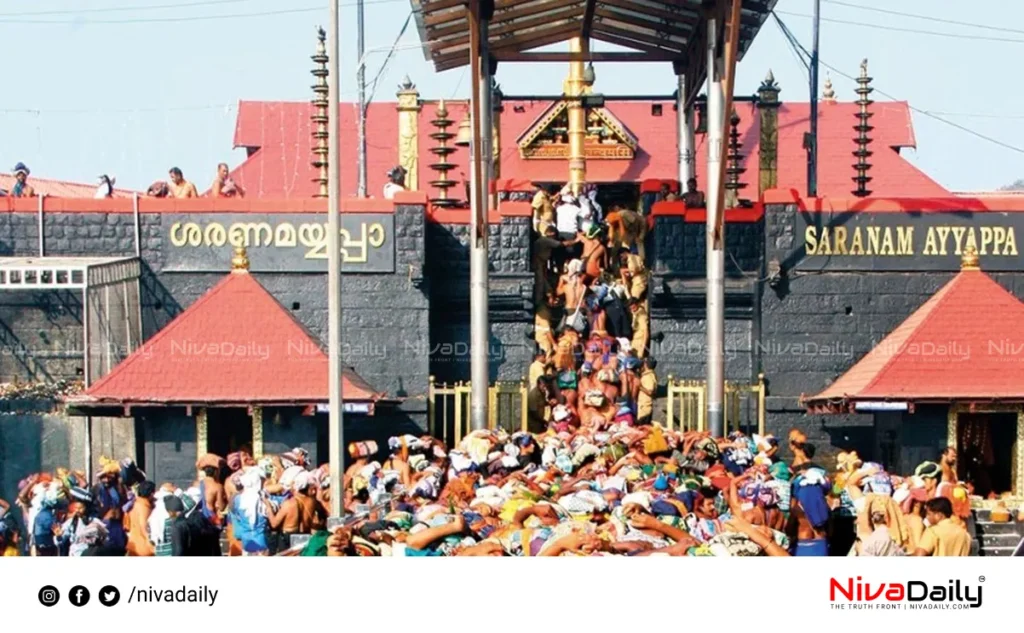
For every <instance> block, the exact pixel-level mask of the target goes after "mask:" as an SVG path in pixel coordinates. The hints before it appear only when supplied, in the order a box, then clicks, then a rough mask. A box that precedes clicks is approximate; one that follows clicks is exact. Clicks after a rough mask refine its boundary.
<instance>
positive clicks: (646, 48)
mask: <svg viewBox="0 0 1024 633" xmlns="http://www.w3.org/2000/svg"><path fill="white" fill-rule="evenodd" d="M594 39H597V40H601V41H602V42H607V43H609V44H615V45H616V46H624V47H626V48H632V49H633V50H637V51H642V52H644V53H646V54H648V55H661V54H662V53H668V54H669V55H670V56H671V57H672V59H674V60H675V59H679V58H680V57H682V55H683V54H682V53H680V52H678V51H669V50H665V49H663V48H657V47H655V46H650V45H648V44H645V43H643V42H637V41H634V40H631V39H627V38H625V37H619V36H618V35H616V34H615V33H609V32H608V31H607V27H606V26H604V25H599V26H598V30H596V31H594Z"/></svg>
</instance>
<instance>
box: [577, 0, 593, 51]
mask: <svg viewBox="0 0 1024 633" xmlns="http://www.w3.org/2000/svg"><path fill="white" fill-rule="evenodd" d="M596 8H597V0H587V4H586V6H585V7H584V8H583V28H581V29H580V38H581V39H582V40H583V46H585V47H586V48H585V49H584V50H588V51H589V50H590V30H591V28H592V27H593V26H594V10H595V9H596Z"/></svg>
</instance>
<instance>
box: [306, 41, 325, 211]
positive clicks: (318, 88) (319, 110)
mask: <svg viewBox="0 0 1024 633" xmlns="http://www.w3.org/2000/svg"><path fill="white" fill-rule="evenodd" d="M310 59H312V60H313V63H314V64H316V65H315V66H314V67H313V70H311V71H310V73H312V75H313V77H315V78H316V83H315V84H314V85H313V114H312V115H311V116H310V117H309V118H310V120H311V121H312V122H313V167H315V168H316V170H317V176H316V178H314V179H313V182H315V183H317V193H316V197H317V198H326V197H327V137H328V135H329V134H330V132H328V129H329V127H328V124H329V120H328V116H327V108H328V106H329V105H330V100H329V98H328V96H327V95H328V93H329V88H328V86H327V74H328V71H327V62H328V61H329V58H328V56H327V32H326V31H324V30H323V28H322V27H317V42H316V53H315V54H314V55H313V56H312V57H310Z"/></svg>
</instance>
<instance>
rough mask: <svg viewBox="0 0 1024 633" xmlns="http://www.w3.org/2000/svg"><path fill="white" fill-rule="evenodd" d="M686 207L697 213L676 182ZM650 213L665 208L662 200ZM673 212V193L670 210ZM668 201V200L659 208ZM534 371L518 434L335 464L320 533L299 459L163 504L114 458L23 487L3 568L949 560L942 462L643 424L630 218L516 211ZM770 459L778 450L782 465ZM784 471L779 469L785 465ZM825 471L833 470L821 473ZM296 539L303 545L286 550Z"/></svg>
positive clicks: (951, 505) (569, 200)
mask: <svg viewBox="0 0 1024 633" xmlns="http://www.w3.org/2000/svg"><path fill="white" fill-rule="evenodd" d="M688 185H689V189H691V191H689V192H687V194H685V195H688V196H690V197H694V196H696V195H699V192H696V191H695V187H696V185H695V183H688ZM663 193H664V192H663ZM669 194H670V192H669ZM673 195H674V194H673ZM532 206H533V209H534V229H535V231H536V237H535V243H534V248H533V271H534V274H535V276H536V289H537V294H536V297H535V299H536V302H535V303H536V306H537V314H536V322H535V328H534V337H535V339H536V345H537V355H536V357H535V361H534V363H533V364H532V365H531V367H530V371H529V382H530V391H529V394H528V396H527V403H526V406H527V421H528V424H527V428H526V429H525V430H520V431H518V432H514V433H509V432H507V431H504V430H500V429H499V430H481V431H473V432H471V433H469V434H467V435H466V436H465V437H463V438H462V439H461V441H460V442H459V443H458V445H457V446H454V447H448V446H446V445H445V444H444V443H443V442H441V441H440V440H438V439H436V438H432V437H430V436H415V435H402V436H398V437H392V438H391V439H390V440H389V442H388V445H387V446H377V444H376V443H375V442H355V443H352V444H350V445H349V447H348V453H349V461H348V465H347V468H346V469H345V471H344V474H343V489H344V490H343V494H344V498H343V505H344V507H345V509H346V514H347V515H348V516H349V517H354V520H350V521H348V522H347V523H345V524H344V525H342V526H341V527H333V528H331V529H328V528H327V526H328V520H327V519H328V514H329V508H330V500H331V494H332V492H333V491H332V490H331V488H330V477H329V469H328V467H327V465H326V464H325V465H320V466H319V467H317V466H315V465H314V464H311V463H310V460H309V453H308V452H307V451H305V450H303V449H301V448H296V449H293V450H291V451H289V452H287V453H284V454H280V455H273V456H267V457H262V458H260V459H254V458H253V457H252V455H251V454H250V451H247V450H242V451H238V452H235V453H233V454H231V455H228V456H226V457H224V458H222V457H220V456H217V455H212V454H210V455H205V456H203V457H202V458H201V459H200V460H199V461H198V462H197V463H196V470H197V475H198V476H197V479H196V481H195V482H193V484H192V485H191V486H188V487H187V488H185V489H180V488H178V487H176V486H174V485H173V484H169V483H163V484H161V485H157V484H156V483H154V482H152V481H148V480H147V479H146V476H145V473H143V472H142V471H140V470H139V469H138V468H137V467H136V466H135V464H134V463H133V462H132V461H131V460H122V461H120V462H118V461H113V460H107V459H104V460H102V462H101V468H100V470H99V472H97V473H96V474H95V478H94V480H95V482H96V483H95V485H94V486H92V487H91V488H90V487H89V485H88V482H87V480H86V477H85V474H84V473H82V472H69V471H67V470H58V471H57V472H54V473H40V474H37V475H34V476H32V477H29V478H27V479H26V480H24V481H23V482H21V486H20V492H19V494H18V498H17V500H16V505H17V506H18V508H20V510H21V512H20V515H21V516H20V520H19V517H17V516H16V515H17V514H19V513H17V512H15V511H13V509H12V508H11V506H10V505H9V504H7V503H6V502H3V501H0V522H2V523H0V532H2V537H0V550H2V551H4V552H5V554H6V555H24V554H26V553H31V554H32V555H36V556H79V555H82V556H84V555H112V556H118V555H129V556H161V555H170V556H207V555H209V556H213V555H221V553H222V552H224V553H226V554H227V555H249V556H263V555H273V554H279V553H287V554H293V555H294V554H298V553H300V554H301V555H304V556H559V555H626V556H634V555H635V556H645V555H671V556H762V555H763V556H792V555H795V556H828V555H833V556H836V555H839V556H846V555H860V556H902V555H918V556H927V555H936V556H966V555H968V554H969V552H970V550H971V545H972V537H971V535H970V532H969V528H971V527H973V526H972V525H970V524H971V518H970V517H971V512H970V503H969V497H968V494H969V487H968V486H966V485H965V484H963V483H962V482H959V481H958V479H957V475H956V472H957V471H956V451H955V450H954V449H947V450H946V451H944V452H943V453H942V454H941V456H939V457H938V459H937V461H935V462H931V461H929V462H924V463H923V464H921V465H920V466H918V467H917V469H916V470H915V472H914V474H913V475H912V476H906V477H899V476H896V475H893V474H890V473H887V472H885V470H884V469H883V468H882V466H881V465H879V464H875V463H864V462H863V461H862V460H861V459H860V458H859V457H858V456H857V454H856V453H841V454H840V455H839V456H838V458H837V459H836V461H835V463H833V464H830V465H827V466H822V465H819V464H818V463H816V462H815V461H814V457H815V447H814V445H813V444H811V443H809V442H808V440H807V438H806V437H805V436H804V435H803V434H802V433H801V432H800V431H798V430H793V431H791V432H790V434H789V437H788V438H787V439H788V444H787V445H785V446H780V442H779V441H778V439H777V438H775V437H772V436H760V435H756V434H744V433H742V432H739V431H736V432H733V433H731V434H730V435H729V436H728V437H724V438H715V437H711V436H710V435H709V434H707V433H703V432H695V431H686V432H684V431H677V430H672V429H669V428H665V426H663V425H662V424H660V423H659V422H658V421H656V420H655V419H654V418H655V407H654V402H655V397H656V393H657V384H658V380H657V376H656V374H655V370H656V367H657V362H656V361H655V359H654V358H651V356H650V355H649V342H650V337H649V334H648V331H649V325H648V318H647V309H646V303H647V281H648V275H647V270H646V267H645V265H644V244H643V242H644V239H645V236H646V233H647V226H648V225H647V218H646V217H645V216H644V214H642V213H639V212H636V211H633V210H630V209H626V208H623V207H621V206H617V205H609V206H610V208H609V212H608V213H607V214H605V213H604V210H603V209H602V206H601V205H600V204H598V202H597V195H596V189H594V188H593V187H585V188H584V189H583V190H582V191H581V192H579V195H578V196H577V195H574V194H573V192H572V191H571V190H570V189H568V188H565V189H562V190H561V191H558V190H556V189H549V188H544V187H539V188H538V190H537V192H536V195H535V196H534V199H533V204H532ZM787 449H788V450H787ZM784 456H785V457H786V459H784V458H783V457H784ZM830 461H831V460H830ZM296 534H305V535H310V538H309V539H308V541H306V542H305V544H304V545H302V546H301V547H295V548H293V547H290V541H291V538H290V537H291V536H293V535H296Z"/></svg>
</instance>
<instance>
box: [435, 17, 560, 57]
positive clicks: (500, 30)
mask: <svg viewBox="0 0 1024 633" xmlns="http://www.w3.org/2000/svg"><path fill="white" fill-rule="evenodd" d="M578 15H579V9H578V8H577V7H575V6H570V7H564V8H561V9H558V10H555V11H551V12H550V13H545V14H544V15H539V16H537V17H532V18H524V19H520V20H517V21H515V22H506V23H504V24H503V25H502V26H498V27H495V28H492V29H489V37H488V38H487V39H488V41H489V42H490V43H491V45H492V46H493V45H494V44H497V43H499V42H500V41H501V39H500V38H502V37H505V36H509V35H513V34H514V33H515V32H516V31H525V30H530V29H536V28H538V27H542V26H545V25H549V24H553V23H555V22H565V21H567V20H573V21H575V19H576V17H577V16H578ZM492 24H493V22H492ZM443 30H444V31H445V34H444V35H442V36H438V35H437V34H435V35H434V36H433V37H432V38H431V40H432V41H437V40H441V41H440V42H438V44H437V45H438V46H440V47H442V48H440V49H439V50H444V49H447V48H453V47H456V46H469V35H468V34H467V33H466V28H465V26H464V25H461V24H459V25H453V26H449V27H445V29H443ZM452 35H457V36H458V37H454V38H452V39H448V40H444V39H443V38H444V37H451V36H452Z"/></svg>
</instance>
